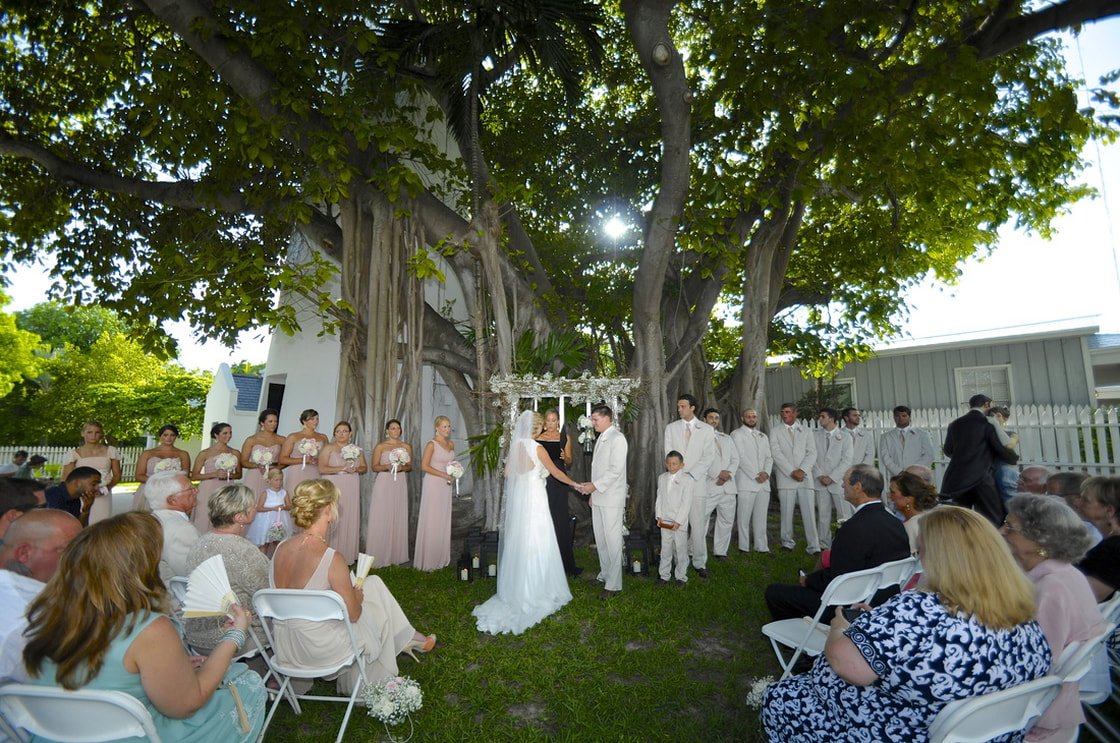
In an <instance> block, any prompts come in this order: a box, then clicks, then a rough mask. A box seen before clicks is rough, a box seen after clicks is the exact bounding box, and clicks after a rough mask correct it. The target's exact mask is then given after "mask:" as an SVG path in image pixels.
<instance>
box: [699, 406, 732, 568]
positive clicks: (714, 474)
mask: <svg viewBox="0 0 1120 743" xmlns="http://www.w3.org/2000/svg"><path fill="white" fill-rule="evenodd" d="M704 422H705V423H707V424H708V425H709V426H711V427H712V433H713V434H714V435H715V448H716V451H715V456H713V457H712V464H711V466H710V467H708V505H707V507H706V508H705V509H704V531H707V530H708V520H709V519H710V518H711V517H712V511H715V514H716V528H715V533H714V534H713V536H712V556H713V557H714V558H715V559H717V560H726V559H727V548H728V547H729V546H731V529H732V527H734V526H735V501H736V496H737V495H738V490H737V489H736V487H735V471H736V470H738V469H739V451H738V450H737V449H736V448H735V442H733V441H732V440H731V437H730V436H728V435H727V434H726V433H724V432H723V431H721V430H719V411H718V410H716V409H715V408H708V409H707V410H705V411H704Z"/></svg>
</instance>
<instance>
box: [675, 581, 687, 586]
mask: <svg viewBox="0 0 1120 743" xmlns="http://www.w3.org/2000/svg"><path fill="white" fill-rule="evenodd" d="M687 585H688V581H684V580H678V581H677V587H678V588H684V587H685V586H687Z"/></svg>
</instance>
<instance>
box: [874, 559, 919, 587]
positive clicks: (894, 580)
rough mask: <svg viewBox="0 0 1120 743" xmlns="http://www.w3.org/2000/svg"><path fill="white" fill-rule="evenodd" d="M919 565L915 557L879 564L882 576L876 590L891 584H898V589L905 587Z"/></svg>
mask: <svg viewBox="0 0 1120 743" xmlns="http://www.w3.org/2000/svg"><path fill="white" fill-rule="evenodd" d="M920 566H921V564H920V563H919V562H918V558H916V557H906V558H904V559H902V560H895V561H893V562H884V563H883V564H882V565H880V566H879V571H880V572H881V573H882V575H883V577H882V579H881V580H880V581H879V588H878V589H877V590H879V591H881V590H883V589H884V588H890V587H891V586H898V588H899V590H902V589H903V588H905V587H906V584H907V583H909V582H910V579H911V578H913V577H914V574H915V573H917V572H918V568H919V567H920Z"/></svg>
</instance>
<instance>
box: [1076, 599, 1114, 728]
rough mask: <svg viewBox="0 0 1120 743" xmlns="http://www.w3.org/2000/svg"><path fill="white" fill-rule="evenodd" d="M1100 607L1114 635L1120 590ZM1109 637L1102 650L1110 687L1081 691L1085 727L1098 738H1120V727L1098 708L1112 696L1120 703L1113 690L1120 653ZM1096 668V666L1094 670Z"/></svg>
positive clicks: (1107, 682) (1109, 633)
mask: <svg viewBox="0 0 1120 743" xmlns="http://www.w3.org/2000/svg"><path fill="white" fill-rule="evenodd" d="M1100 607H1101V614H1102V615H1104V621H1105V624H1106V625H1109V626H1112V627H1113V629H1112V630H1111V631H1110V632H1108V633H1106V635H1112V634H1113V633H1115V632H1116V631H1117V630H1116V629H1115V627H1116V626H1117V625H1118V624H1120V591H1117V592H1116V594H1115V595H1114V596H1113V597H1112V598H1111V599H1109V600H1108V601H1105V602H1104V603H1102V604H1101V605H1100ZM1109 639H1110V638H1106V639H1105V643H1104V644H1105V647H1104V649H1103V651H1102V652H1103V655H1104V661H1105V663H1106V665H1107V666H1108V672H1107V674H1106V679H1107V680H1106V682H1105V683H1106V684H1107V685H1108V688H1107V689H1089V690H1086V689H1083V690H1082V691H1081V707H1082V709H1083V710H1084V711H1085V727H1086V729H1088V730H1089V731H1090V732H1091V733H1092V734H1093V735H1095V736H1096V737H1097V739H1098V740H1120V728H1118V727H1117V726H1116V723H1114V722H1113V721H1112V720H1109V719H1108V718H1107V717H1105V716H1104V715H1103V714H1102V713H1101V712H1100V711H1099V710H1098V709H1097V705H1100V704H1102V703H1104V702H1105V701H1106V700H1108V699H1109V698H1110V697H1111V698H1112V701H1113V702H1114V703H1116V704H1120V693H1117V692H1116V691H1114V690H1113V689H1114V686H1113V684H1114V682H1113V675H1114V674H1115V675H1118V676H1120V653H1117V651H1116V650H1115V649H1114V648H1113V647H1112V646H1111V645H1110V644H1109ZM1096 670H1097V669H1095V668H1094V672H1096Z"/></svg>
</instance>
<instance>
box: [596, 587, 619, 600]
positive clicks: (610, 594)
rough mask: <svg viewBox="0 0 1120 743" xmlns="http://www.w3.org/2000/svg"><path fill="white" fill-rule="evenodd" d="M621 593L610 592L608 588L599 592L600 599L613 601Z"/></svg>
mask: <svg viewBox="0 0 1120 743" xmlns="http://www.w3.org/2000/svg"><path fill="white" fill-rule="evenodd" d="M620 593H622V591H608V590H607V589H606V588H604V589H603V590H602V591H599V598H601V599H612V598H614V597H615V596H617V595H618V594H620Z"/></svg>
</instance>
